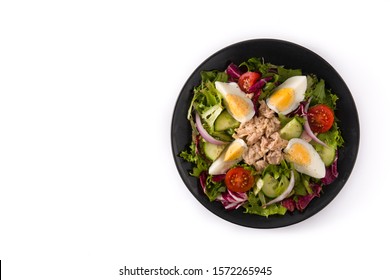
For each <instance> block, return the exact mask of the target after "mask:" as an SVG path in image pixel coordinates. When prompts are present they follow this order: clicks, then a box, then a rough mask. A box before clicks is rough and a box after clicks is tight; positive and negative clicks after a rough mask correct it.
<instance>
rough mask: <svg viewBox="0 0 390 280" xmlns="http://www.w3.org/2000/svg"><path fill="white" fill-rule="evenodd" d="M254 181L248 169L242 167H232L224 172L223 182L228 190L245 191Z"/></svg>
mask: <svg viewBox="0 0 390 280" xmlns="http://www.w3.org/2000/svg"><path fill="white" fill-rule="evenodd" d="M254 183H255V178H254V177H253V175H252V174H251V172H250V171H249V170H246V169H245V168H243V167H234V168H232V169H230V170H229V171H228V172H227V173H226V177H225V184H226V186H227V188H228V189H229V190H230V191H233V192H246V191H249V190H250V189H251V188H252V187H253V185H254Z"/></svg>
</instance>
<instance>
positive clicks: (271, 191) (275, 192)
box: [261, 173, 290, 198]
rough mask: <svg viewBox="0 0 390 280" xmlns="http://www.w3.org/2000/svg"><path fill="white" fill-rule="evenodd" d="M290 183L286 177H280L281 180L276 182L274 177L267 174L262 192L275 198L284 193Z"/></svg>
mask: <svg viewBox="0 0 390 280" xmlns="http://www.w3.org/2000/svg"><path fill="white" fill-rule="evenodd" d="M289 183H290V181H289V180H288V179H287V177H286V176H284V175H282V176H281V177H280V180H276V179H275V178H274V177H273V176H272V175H270V174H268V173H267V174H265V176H264V178H263V187H262V188H261V190H262V192H263V193H264V194H265V195H266V196H268V197H270V198H275V197H278V196H279V195H281V194H282V193H283V192H284V190H285V189H286V188H287V187H288V185H289Z"/></svg>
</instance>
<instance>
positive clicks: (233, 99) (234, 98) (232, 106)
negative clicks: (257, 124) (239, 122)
mask: <svg viewBox="0 0 390 280" xmlns="http://www.w3.org/2000/svg"><path fill="white" fill-rule="evenodd" d="M225 99H226V103H227V104H228V106H229V110H230V112H231V113H232V115H233V116H236V117H244V116H246V114H247V113H248V112H249V111H250V109H249V105H248V103H247V102H245V100H244V99H242V98H241V97H240V96H238V95H235V94H230V93H228V94H227V95H226V98H225Z"/></svg>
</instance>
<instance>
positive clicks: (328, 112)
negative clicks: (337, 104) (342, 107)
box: [307, 104, 334, 133]
mask: <svg viewBox="0 0 390 280" xmlns="http://www.w3.org/2000/svg"><path fill="white" fill-rule="evenodd" d="M307 119H308V121H309V125H310V128H311V130H312V131H313V132H317V133H323V132H327V131H328V130H329V129H330V128H331V127H332V125H333V122H334V113H333V110H332V109H331V108H329V107H328V106H327V105H325V104H318V105H315V106H313V107H310V108H309V110H308V111H307Z"/></svg>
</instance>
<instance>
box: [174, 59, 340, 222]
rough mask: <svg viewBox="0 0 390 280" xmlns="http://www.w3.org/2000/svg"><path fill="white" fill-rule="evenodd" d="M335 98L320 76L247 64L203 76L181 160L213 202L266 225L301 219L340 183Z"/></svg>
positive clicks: (260, 62)
mask: <svg viewBox="0 0 390 280" xmlns="http://www.w3.org/2000/svg"><path fill="white" fill-rule="evenodd" d="M337 100H338V97H337V95H336V94H334V93H332V91H331V90H330V89H328V88H326V87H325V81H324V80H323V79H319V78H318V77H317V76H316V75H315V74H307V75H305V74H303V73H302V70H301V69H287V68H285V67H284V66H278V65H274V64H272V63H268V62H267V63H266V62H265V61H264V59H262V58H250V59H248V60H247V61H244V62H242V63H241V64H239V65H236V64H234V63H231V64H230V65H228V67H227V69H226V70H225V71H218V70H211V71H203V72H201V83H200V84H199V85H198V86H196V87H195V88H194V90H193V98H192V101H191V104H190V106H189V109H188V115H187V119H188V121H189V122H190V124H191V127H192V141H191V143H190V144H189V146H188V147H187V148H186V149H185V150H183V151H182V152H181V153H180V157H182V158H183V159H184V160H185V161H188V162H190V163H192V164H193V168H192V170H191V171H190V175H191V176H195V177H197V178H199V185H200V187H201V188H202V190H203V192H204V194H205V196H207V197H208V199H209V200H210V202H213V201H218V202H220V203H222V205H223V207H224V208H225V209H227V210H235V209H238V208H243V209H244V212H245V213H248V214H257V215H261V216H266V217H268V216H269V215H275V214H279V215H284V214H286V213H287V212H294V211H296V210H297V211H304V209H305V208H306V207H307V205H309V203H310V202H311V201H312V200H313V198H314V197H320V195H321V193H322V189H323V188H324V187H325V186H326V185H329V184H331V183H332V182H333V181H334V180H335V179H336V178H337V176H338V170H337V160H338V149H339V148H340V147H342V145H343V142H344V140H343V138H342V135H341V132H340V129H339V127H338V120H337V118H336V117H335V114H334V111H335V110H336V105H337Z"/></svg>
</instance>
